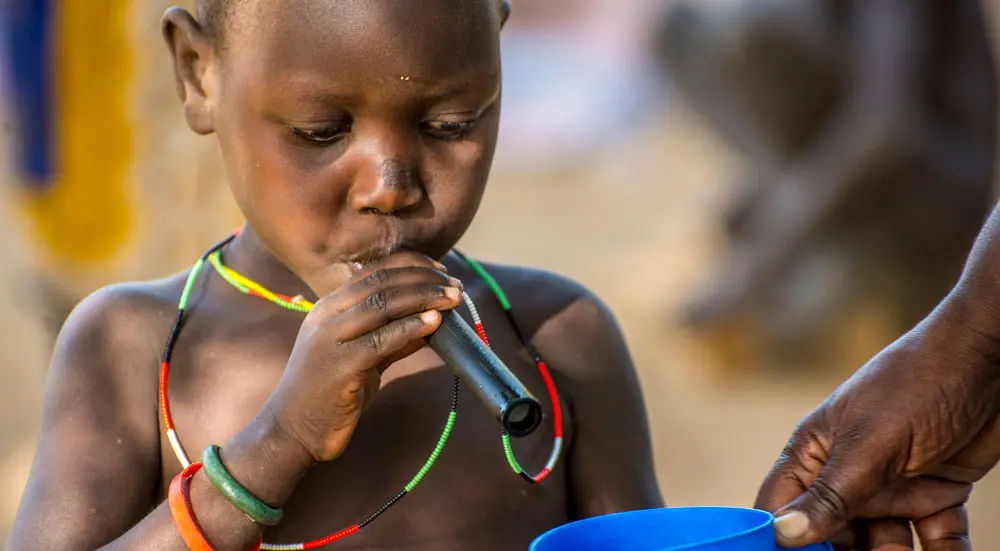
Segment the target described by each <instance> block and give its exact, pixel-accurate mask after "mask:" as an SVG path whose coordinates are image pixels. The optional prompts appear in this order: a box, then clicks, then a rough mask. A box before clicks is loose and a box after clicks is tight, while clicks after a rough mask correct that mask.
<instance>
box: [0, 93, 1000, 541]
mask: <svg viewBox="0 0 1000 551" xmlns="http://www.w3.org/2000/svg"><path fill="white" fill-rule="evenodd" d="M731 166H732V159H730V158H729V157H728V156H727V155H726V154H725V152H724V151H723V150H722V149H721V148H720V147H719V146H718V144H717V143H715V142H714V141H713V139H712V137H711V136H709V135H707V134H706V133H705V132H704V131H703V130H702V128H701V127H700V125H699V124H698V123H697V121H696V120H694V119H693V118H691V117H690V116H689V115H688V114H687V113H686V112H684V111H683V110H672V111H670V112H664V113H662V114H661V115H659V116H657V117H655V118H654V119H653V120H652V122H651V123H650V125H649V127H648V128H646V129H640V130H638V131H637V132H636V135H635V136H634V139H633V140H631V141H629V142H622V143H619V144H617V145H611V144H609V149H608V150H607V151H606V153H605V154H604V155H602V156H601V157H600V158H596V159H594V160H593V162H592V163H591V165H590V166H586V167H581V169H580V170H579V171H575V172H573V173H561V174H523V173H522V174H514V173H496V174H495V175H494V178H493V181H492V184H491V187H490V189H489V192H488V195H487V198H486V200H485V203H484V206H483V209H482V211H481V214H480V216H479V218H478V219H477V221H476V223H475V225H474V227H473V228H472V230H471V231H470V233H469V234H468V235H467V237H466V238H465V239H464V241H463V243H462V247H463V248H464V249H465V250H466V251H467V252H470V253H472V254H474V255H476V256H478V257H481V258H487V259H490V260H494V261H503V262H511V263H519V264H530V265H535V266H541V267H544V268H548V269H551V270H554V271H557V272H560V273H563V274H566V275H569V276H571V277H573V278H575V279H577V280H579V281H581V282H582V283H584V284H586V285H587V286H589V287H591V288H592V289H594V290H595V291H596V292H597V293H598V294H599V295H601V296H602V297H603V298H604V299H605V300H606V301H607V302H608V304H609V305H610V306H611V307H612V309H613V310H614V311H615V312H616V313H617V316H618V319H619V321H620V322H621V324H622V325H623V327H624V330H625V333H626V335H627V337H628V339H629V341H630V345H631V347H632V351H633V354H634V356H635V359H636V362H637V365H638V366H639V369H640V372H641V377H642V381H643V385H644V389H645V395H646V401H647V407H648V410H649V413H650V417H651V419H652V427H653V432H654V437H655V442H656V458H657V466H658V472H659V477H660V482H661V484H662V486H663V489H664V492H665V495H666V498H667V500H668V503H669V504H670V505H691V504H722V505H742V506H746V505H749V504H751V503H752V500H753V496H754V493H755V491H756V488H757V485H758V483H759V482H760V480H761V478H762V476H763V475H764V473H765V472H766V470H767V468H768V467H769V466H770V465H771V462H772V461H773V459H774V458H775V457H776V455H777V453H778V452H779V451H780V449H781V447H782V445H783V443H784V441H785V438H786V437H787V436H788V434H789V432H790V431H791V429H792V427H793V426H794V424H795V423H796V421H797V420H798V419H799V418H800V417H801V416H802V415H804V414H805V413H806V412H808V411H809V410H810V409H811V408H812V407H813V406H814V405H816V404H817V403H818V402H819V401H821V400H822V399H823V398H824V397H825V396H826V395H827V394H828V393H829V392H830V391H831V390H832V389H833V388H834V386H835V385H836V384H837V382H838V380H840V379H842V378H843V377H844V376H845V375H846V374H847V373H849V371H850V370H852V369H854V368H855V367H857V365H858V362H859V361H861V358H863V357H864V356H865V355H867V354H870V353H872V352H874V351H875V350H877V348H878V347H879V346H880V345H881V344H884V343H886V342H887V341H888V339H890V338H891V335H886V334H884V333H880V332H879V331H878V330H877V329H874V328H877V327H878V325H877V322H871V323H870V324H868V325H866V324H865V323H864V319H861V320H860V321H859V322H858V323H857V324H850V330H846V331H845V333H844V334H843V335H834V336H831V350H834V349H837V350H841V351H843V352H841V353H839V355H836V356H833V359H834V360H839V361H834V362H832V363H834V364H837V365H839V366H840V367H839V369H837V370H832V371H830V370H827V371H823V372H820V371H819V370H818V369H814V368H813V367H811V366H800V368H799V369H796V370H791V371H789V370H784V371H781V372H772V373H747V372H745V371H743V370H742V369H741V366H740V364H739V362H738V361H737V362H736V363H735V364H730V365H722V364H721V363H720V362H721V360H720V355H718V354H716V353H714V352H715V351H714V350H713V348H712V346H711V345H709V344H708V343H705V342H702V341H699V340H698V339H695V338H693V337H692V336H691V335H688V334H686V333H685V332H684V331H682V330H681V329H680V328H679V327H677V326H676V325H675V324H674V323H673V319H672V316H673V315H674V312H676V306H677V305H678V304H679V303H680V302H682V301H683V299H684V298H685V297H686V296H687V295H688V294H689V293H690V292H691V291H692V289H693V287H694V284H695V283H696V282H697V281H698V280H699V278H702V277H704V275H705V274H706V273H707V269H708V268H709V266H710V263H711V262H712V260H713V258H714V255H715V254H716V252H717V250H718V246H719V243H718V241H717V240H718V236H717V232H716V228H715V225H714V223H715V220H716V219H717V216H716V213H717V212H718V211H719V210H720V209H721V207H722V206H723V204H724V201H725V199H726V198H727V197H728V195H729V191H730V190H728V189H727V188H726V187H725V185H723V183H724V182H725V181H726V176H727V174H728V173H729V170H730V168H731ZM0 240H2V241H0V245H2V247H0V250H3V251H4V254H5V255H6V256H7V257H6V258H4V259H3V261H2V263H0V265H2V266H4V268H5V269H3V270H0V278H5V279H0V292H4V293H7V294H8V295H9V296H6V297H4V300H3V301H0V375H2V381H3V382H2V383H0V411H2V415H0V541H3V539H4V538H5V536H6V534H7V532H8V529H9V523H10V520H11V517H12V516H13V513H14V511H15V508H16V505H17V502H18V500H19V497H20V493H21V490H22V486H23V482H24V478H25V476H26V474H27V470H28V466H29V463H30V460H31V455H32V450H33V447H34V434H35V430H36V427H37V423H38V417H39V412H40V404H41V388H42V378H43V376H44V375H43V374H44V365H45V362H46V356H47V352H46V348H47V346H48V341H47V337H46V335H45V334H44V331H43V330H42V328H41V326H40V323H39V320H37V316H35V315H33V312H34V311H33V310H32V307H31V306H32V302H31V297H30V296H28V297H25V296H23V293H18V290H19V289H21V287H19V286H18V281H17V280H16V279H14V278H15V276H14V275H13V274H16V273H17V271H16V269H14V268H16V267H17V264H16V261H17V258H19V257H20V256H19V249H18V245H17V244H18V243H19V240H18V239H17V236H16V234H15V233H14V232H13V230H12V229H11V228H9V227H8V228H5V229H2V230H0ZM22 252H23V251H22ZM25 299H27V300H25ZM862 318H864V316H862ZM844 343H848V345H847V347H846V348H845V346H844ZM715 344H716V345H717V344H718V343H715ZM998 517H1000V473H997V474H996V475H994V476H993V477H992V478H991V479H988V480H987V481H986V482H984V483H982V484H981V485H980V487H979V488H978V490H977V492H976V494H975V496H974V499H973V504H972V518H973V526H974V531H975V537H974V541H975V542H976V545H977V548H978V549H984V550H985V549H995V548H1000V544H997V543H996V542H1000V525H998V524H997V523H996V522H995V519H996V518H998ZM991 519H992V520H993V522H990V520H991Z"/></svg>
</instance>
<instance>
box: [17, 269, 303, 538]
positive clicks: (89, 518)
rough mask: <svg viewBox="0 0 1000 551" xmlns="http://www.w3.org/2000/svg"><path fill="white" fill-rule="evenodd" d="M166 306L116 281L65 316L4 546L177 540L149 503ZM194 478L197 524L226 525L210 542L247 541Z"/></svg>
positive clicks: (244, 527)
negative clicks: (223, 536) (223, 537)
mask: <svg viewBox="0 0 1000 551" xmlns="http://www.w3.org/2000/svg"><path fill="white" fill-rule="evenodd" d="M168 304H169V303H168ZM169 310H170V309H169V308H163V307H161V306H158V305H156V301H155V300H153V299H152V297H151V296H150V295H149V293H147V292H146V291H145V290H136V289H134V288H132V287H129V286H116V287H112V288H108V289H105V290H103V291H100V292H98V293H96V294H95V295H93V296H91V297H89V298H88V299H86V300H85V301H84V302H83V303H82V304H81V305H80V306H79V307H77V309H76V310H75V311H74V313H73V314H72V315H71V316H70V318H69V319H68V320H67V322H66V325H65V327H64V328H63V331H62V332H61V334H60V336H59V340H58V342H57V345H56V350H55V354H54V356H53V359H52V366H51V370H50V372H49V378H48V383H47V389H46V396H45V410H44V414H43V424H42V432H41V435H40V438H39V441H38V448H37V450H36V453H35V458H34V464H33V465H32V469H31V475H30V478H29V480H28V485H27V488H26V490H25V493H24V497H23V498H22V502H21V506H20V509H19V511H18V513H17V518H16V520H15V523H14V527H13V533H12V534H11V538H10V540H9V542H8V547H7V549H9V550H10V551H25V550H34V549H45V550H46V551H60V550H66V551H81V550H91V549H97V548H102V549H125V548H127V549H135V550H144V549H149V550H153V549H157V550H178V551H180V550H182V549H186V547H185V546H184V543H183V542H182V541H181V540H180V537H179V536H178V534H177V531H176V529H175V528H174V525H173V521H172V519H171V516H170V511H169V509H168V508H167V506H166V505H165V504H161V505H160V506H159V507H155V506H156V501H155V499H156V498H155V496H156V495H157V493H158V484H159V483H160V480H159V478H160V472H161V468H160V439H159V425H158V422H157V411H156V404H157V395H156V381H157V378H156V373H157V369H156V368H157V365H156V358H157V356H158V350H157V348H158V347H159V346H162V341H163V338H164V335H165V334H166V333H165V332H164V331H166V330H169V324H170V323H171V321H170V318H171V317H173V314H172V313H171V312H170V311H169ZM227 448H228V446H227ZM288 449H294V447H289V448H288ZM230 451H231V453H230V457H231V458H232V459H233V460H237V462H239V460H240V459H242V461H244V462H247V461H249V462H254V463H257V462H259V461H260V459H261V458H260V457H257V458H254V457H253V455H258V456H259V455H260V454H259V452H257V451H254V452H249V453H247V452H243V453H240V452H236V451H235V450H232V449H231V450H230ZM239 456H243V457H242V458H241V457H239ZM274 459H275V460H277V461H278V463H281V464H282V465H281V466H276V467H274V468H271V469H269V471H271V472H272V473H274V474H275V475H276V476H277V477H278V478H281V474H280V471H281V470H285V471H294V469H295V463H294V458H278V457H275V458H274ZM289 459H292V462H291V463H290V462H289ZM289 465H291V467H289ZM284 478H285V479H286V480H287V479H290V478H294V472H290V473H289V474H286V475H285V476H284ZM202 485H204V486H207V483H202V484H200V485H193V486H192V492H193V493H194V497H193V499H197V500H198V504H199V509H198V517H199V520H200V521H202V523H203V526H204V527H205V528H206V530H208V529H209V527H218V526H225V529H226V530H227V531H229V533H230V534H231V535H232V536H231V538H227V539H228V540H229V541H227V542H220V543H227V544H229V545H230V546H228V547H225V546H220V547H219V549H231V548H232V547H231V544H232V541H233V539H232V538H235V540H237V541H239V542H241V543H240V544H242V542H253V541H255V538H256V537H258V535H259V531H258V529H257V528H256V527H255V526H253V524H252V523H251V522H250V521H249V520H247V519H246V518H245V517H243V518H241V516H242V515H240V514H238V513H236V512H235V510H234V509H231V508H230V507H229V506H228V505H227V504H226V503H224V502H223V501H222V499H223V498H221V496H220V495H218V493H217V492H207V491H204V490H201V491H199V490H198V487H199V486H202ZM133 527H134V528H133ZM101 546H105V547H101ZM249 546H250V545H249V544H247V545H246V546H245V548H249Z"/></svg>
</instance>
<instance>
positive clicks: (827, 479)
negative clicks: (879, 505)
mask: <svg viewBox="0 0 1000 551" xmlns="http://www.w3.org/2000/svg"><path fill="white" fill-rule="evenodd" d="M845 428H847V427H845ZM838 432H839V434H840V435H841V436H840V437H839V438H838V439H837V440H835V441H832V442H831V445H830V446H829V450H830V451H829V453H827V452H826V449H827V448H826V447H825V446H823V444H824V442H823V441H821V440H820V439H818V438H816V437H811V438H806V439H804V441H803V442H804V444H803V445H800V446H799V447H798V448H793V450H792V452H793V455H794V457H796V460H795V461H794V462H793V464H792V468H793V469H794V468H795V465H796V464H797V465H799V466H800V467H799V469H800V470H801V472H799V473H794V472H793V473H791V475H790V476H794V477H796V478H797V479H799V480H800V481H802V482H803V485H804V486H806V490H805V492H803V493H802V494H801V495H799V496H798V497H796V498H795V499H793V500H792V502H791V503H789V504H788V505H787V506H786V507H784V508H783V509H781V510H780V511H779V515H778V518H777V520H776V521H775V531H776V536H777V539H778V543H780V544H781V545H782V546H785V547H803V546H805V545H809V544H813V543H818V542H820V541H823V540H825V539H826V538H828V537H830V536H831V535H832V534H834V533H835V532H836V531H837V530H838V529H840V528H841V527H842V526H843V525H844V524H845V523H846V522H848V521H849V520H851V519H852V518H853V517H854V511H855V510H856V509H857V508H858V507H859V506H860V505H862V504H864V503H865V502H867V501H868V500H869V499H870V498H871V497H872V496H874V495H875V494H877V493H878V492H879V490H880V489H881V488H882V487H883V486H884V485H885V483H886V482H887V481H886V478H887V475H888V473H889V472H891V470H890V468H889V467H890V465H891V458H892V457H893V450H892V449H891V447H889V446H884V445H883V444H882V443H881V441H878V442H876V441H874V440H872V439H870V438H867V437H866V434H865V433H864V431H861V430H856V429H855V430H843V429H842V430H840V431H838ZM824 459H825V461H824ZM817 463H821V464H822V467H821V468H820V469H819V472H818V474H816V475H815V478H814V479H813V480H812V481H811V482H810V481H809V476H810V475H811V474H812V473H813V472H815V468H816V464H817Z"/></svg>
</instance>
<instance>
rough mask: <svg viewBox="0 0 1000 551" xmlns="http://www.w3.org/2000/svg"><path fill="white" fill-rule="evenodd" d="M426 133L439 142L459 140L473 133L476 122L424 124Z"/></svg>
mask: <svg viewBox="0 0 1000 551" xmlns="http://www.w3.org/2000/svg"><path fill="white" fill-rule="evenodd" d="M423 126H424V131H425V132H427V133H428V134H430V135H431V136H434V137H435V138H438V139H439V140H448V141H450V140H458V139H461V138H463V137H464V136H465V135H466V134H468V133H469V132H470V131H472V129H473V127H475V126H476V122H475V121H465V122H457V121H427V122H425V123H424V124H423Z"/></svg>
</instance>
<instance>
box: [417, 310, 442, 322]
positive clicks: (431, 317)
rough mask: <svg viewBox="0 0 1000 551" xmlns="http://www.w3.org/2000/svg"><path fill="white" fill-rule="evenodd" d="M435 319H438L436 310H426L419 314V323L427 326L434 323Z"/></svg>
mask: <svg viewBox="0 0 1000 551" xmlns="http://www.w3.org/2000/svg"><path fill="white" fill-rule="evenodd" d="M437 318H438V313H437V310H428V311H426V312H424V313H422V314H420V321H422V322H424V323H426V324H427V325H431V324H432V323H434V322H436V321H437Z"/></svg>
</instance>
